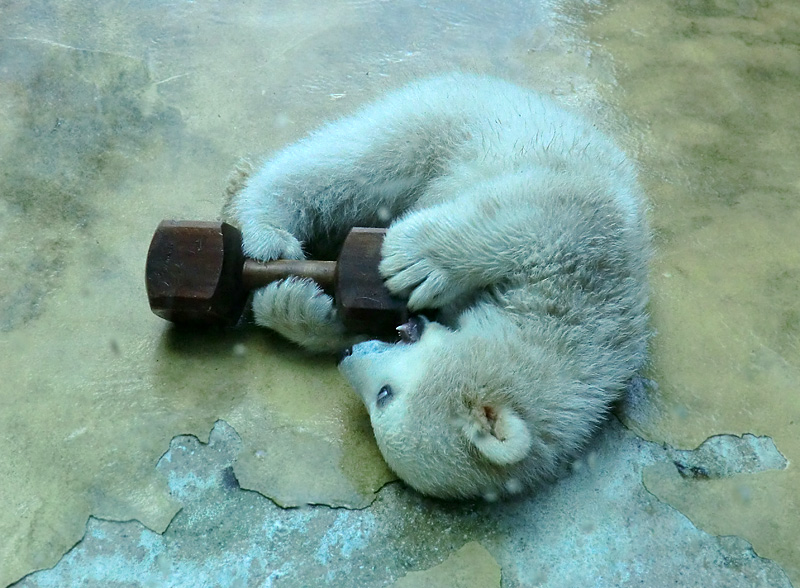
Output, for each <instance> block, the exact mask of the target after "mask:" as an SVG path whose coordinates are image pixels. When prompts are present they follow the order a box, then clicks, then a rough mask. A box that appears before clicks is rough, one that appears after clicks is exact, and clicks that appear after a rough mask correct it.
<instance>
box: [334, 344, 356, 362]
mask: <svg viewBox="0 0 800 588" xmlns="http://www.w3.org/2000/svg"><path fill="white" fill-rule="evenodd" d="M351 355H353V348H352V347H348V348H347V349H342V350H341V351H340V352H339V357H338V358H337V362H336V363H342V361H343V360H344V358H345V357H350V356H351Z"/></svg>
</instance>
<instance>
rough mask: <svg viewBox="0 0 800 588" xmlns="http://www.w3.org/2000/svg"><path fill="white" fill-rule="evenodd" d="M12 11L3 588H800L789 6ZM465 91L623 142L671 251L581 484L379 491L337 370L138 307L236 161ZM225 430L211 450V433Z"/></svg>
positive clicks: (1, 103) (4, 151) (4, 22)
mask: <svg viewBox="0 0 800 588" xmlns="http://www.w3.org/2000/svg"><path fill="white" fill-rule="evenodd" d="M0 14H2V18H0V113H1V114H0V251H2V253H1V254H0V255H2V263H0V373H2V374H3V383H2V385H1V386H0V407H2V410H0V452H1V453H2V456H3V459H1V460H0V503H2V504H3V505H4V509H2V512H0V537H2V539H0V586H5V585H7V584H9V583H12V582H15V581H16V580H18V579H19V578H21V577H23V576H26V575H27V574H31V573H32V572H35V570H44V569H47V568H52V569H51V570H49V571H41V572H37V573H33V574H32V575H28V576H26V578H25V580H23V581H22V584H29V585H48V582H50V584H49V585H57V586H70V585H76V584H77V583H78V582H80V581H84V580H85V581H86V582H87V583H88V582H90V581H92V580H91V578H100V579H97V580H94V581H95V582H96V583H95V584H94V585H98V586H99V585H103V586H113V585H131V584H133V585H148V582H149V583H150V584H149V585H159V586H160V585H169V584H168V582H170V581H171V582H172V583H173V584H172V585H180V582H181V581H182V580H181V578H192V577H194V576H192V575H193V574H194V575H195V576H196V577H198V578H202V579H203V580H204V581H206V582H207V583H208V585H224V584H221V583H222V582H223V580H224V581H230V582H231V583H230V585H232V586H233V585H246V582H248V581H249V582H252V583H254V584H255V585H271V584H272V585H282V584H283V585H302V584H296V582H300V581H306V580H307V581H308V582H309V584H308V585H314V583H317V584H324V583H325V582H327V581H328V574H333V576H332V577H333V578H334V580H333V581H334V582H335V581H336V580H335V578H337V577H342V578H344V577H345V576H346V577H347V578H348V579H349V578H350V577H351V575H352V577H353V578H354V579H357V580H358V581H363V582H365V583H366V585H388V584H389V583H391V582H395V581H399V582H400V583H401V585H402V583H403V582H406V583H408V582H421V581H423V580H417V579H416V578H421V577H422V576H417V575H416V574H417V573H418V572H424V571H425V570H430V572H429V574H430V575H429V576H425V578H426V579H425V580H424V581H425V582H429V583H430V582H433V581H435V580H433V579H430V578H437V577H441V575H442V573H443V572H442V569H444V570H447V569H448V568H447V565H456V566H459V565H461V563H459V562H462V563H463V562H464V555H463V552H461V553H459V550H460V549H461V548H462V547H464V546H466V545H472V546H473V547H470V548H469V549H473V548H474V549H476V550H477V551H475V552H472V554H473V556H474V559H475V561H476V562H478V563H481V562H482V563H483V564H485V566H482V567H481V569H480V570H477V569H476V570H473V571H470V573H469V574H467V575H469V576H472V578H473V580H474V583H477V584H478V585H481V586H483V585H486V584H485V583H483V584H482V583H481V582H485V581H492V582H493V581H494V580H483V579H482V578H484V576H481V575H480V574H481V573H484V572H485V573H486V574H487V576H485V577H486V578H488V577H490V576H491V575H492V574H493V573H494V572H493V570H494V568H493V567H492V564H491V560H494V561H496V563H497V565H499V566H500V569H501V574H502V580H501V585H502V586H516V585H520V586H521V585H525V586H527V585H537V583H538V585H542V586H562V585H563V586H567V585H584V584H587V583H589V584H596V583H597V582H601V585H609V586H612V585H625V583H626V582H627V583H629V584H631V585H633V584H634V583H635V582H636V581H637V580H641V579H644V578H646V579H648V580H649V584H648V585H653V586H660V585H667V582H668V581H670V580H671V581H673V582H674V583H677V584H678V585H681V586H683V585H686V586H692V585H698V586H701V585H710V583H711V580H710V578H717V579H719V581H723V580H724V584H723V585H726V586H728V585H730V586H737V585H742V586H744V585H748V586H773V585H775V586H784V585H788V583H787V582H788V580H787V576H788V578H789V579H792V580H793V581H794V583H795V585H800V501H799V499H798V495H797V492H796V488H798V487H800V478H798V476H799V475H800V474H798V470H797V468H796V466H795V465H794V464H796V463H797V460H798V459H800V434H798V431H800V429H799V427H800V394H798V391H799V388H798V386H799V385H798V382H800V359H798V358H800V353H798V347H799V346H800V321H799V320H798V317H800V298H798V296H797V291H798V289H800V274H799V273H798V271H797V268H798V267H800V258H798V255H799V254H800V234H798V232H797V230H796V227H797V226H798V221H800V217H799V216H798V215H800V206H798V204H797V203H798V190H800V186H799V185H798V183H797V177H798V173H797V172H798V168H797V162H796V153H797V152H798V139H797V137H800V129H798V124H800V123H798V119H797V116H796V112H797V96H798V95H800V87H798V85H800V82H798V80H800V71H798V67H800V56H799V55H798V53H799V52H800V50H798V43H797V39H798V38H799V37H798V35H800V7H798V6H797V5H796V3H794V2H791V1H790V0H781V1H771V2H767V1H764V0H708V1H705V2H670V3H662V2H657V1H656V0H608V2H592V3H585V2H575V1H573V0H563V1H556V0H545V1H542V2H536V3H530V2H521V1H520V2H514V1H512V2H503V3H499V2H497V3H493V2H477V1H475V2H472V1H469V2H457V3H455V2H452V1H451V0H436V1H434V2H427V3H424V4H419V3H408V2H402V1H401V2H392V3H386V2H378V1H370V0H367V1H365V2H346V1H342V2H326V3H323V4H320V3H318V2H312V1H311V0H308V1H300V2H293V3H290V4H284V3H269V2H267V3H266V4H265V3H264V2H263V1H256V0H252V1H251V0H245V1H244V2H238V3H236V4H235V6H234V5H223V4H209V3H199V2H173V3H166V4H165V3H147V2H127V1H126V2H121V1H116V0H114V1H111V2H100V1H94V0H90V1H85V0H80V1H78V0H64V1H62V2H58V3H51V2H44V1H42V0H27V1H25V2H15V3H4V4H1V5H0ZM450 69H464V70H468V71H476V72H485V73H489V74H493V75H499V76H502V77H507V78H509V79H511V80H513V81H517V82H519V83H521V84H524V85H528V86H531V87H535V88H537V89H539V90H541V91H543V92H546V93H548V94H552V95H553V96H554V97H555V98H556V99H558V100H560V101H562V102H564V103H566V104H568V105H570V106H572V107H575V108H577V109H580V110H582V111H584V112H586V113H587V114H588V115H589V116H591V117H593V118H594V119H596V120H597V121H598V124H599V125H601V126H603V127H605V128H608V129H609V130H610V132H611V133H612V134H613V135H614V136H616V137H618V139H619V140H620V141H621V142H623V143H624V144H625V146H626V147H627V149H628V150H629V151H630V152H631V153H632V154H634V155H636V156H637V157H638V159H639V160H640V162H641V169H642V180H643V183H644V185H645V188H646V192H647V194H648V197H649V198H650V200H651V202H652V207H653V210H652V215H651V218H652V220H653V225H654V227H655V229H656V232H657V247H658V252H659V255H658V258H657V259H656V261H655V264H654V268H653V280H654V283H653V291H654V299H653V304H652V314H653V325H654V328H655V329H656V331H657V336H656V338H655V341H654V345H653V354H652V356H653V360H652V364H653V365H652V369H651V370H650V373H649V374H648V377H650V378H652V379H653V380H655V381H656V382H657V383H658V386H657V387H656V386H653V387H651V388H649V389H648V388H645V387H639V389H638V395H633V396H631V398H629V401H628V402H627V403H626V406H625V409H624V410H623V412H622V413H621V414H620V417H621V419H622V422H623V423H624V425H625V427H627V428H623V427H621V426H620V425H619V424H618V423H617V422H612V424H611V426H610V427H609V428H608V429H607V430H605V431H604V432H603V434H602V436H601V437H600V438H599V439H598V440H597V442H596V443H595V446H594V448H593V449H594V451H593V452H590V453H589V454H587V458H586V459H585V460H584V461H583V462H581V463H582V464H583V467H580V465H579V466H578V469H577V470H576V471H575V472H574V473H573V474H572V475H571V476H569V477H567V478H566V479H565V480H562V481H561V482H559V483H558V484H555V485H553V486H552V487H549V488H547V489H546V490H545V491H544V492H542V493H541V494H539V495H536V496H533V497H529V498H527V499H525V500H523V501H519V502H514V503H509V504H502V505H483V504H480V505H474V504H473V505H469V504H468V505H453V504H444V503H439V502H435V501H428V500H426V499H423V498H420V497H419V496H417V495H415V494H413V493H411V492H409V491H408V490H406V489H405V488H404V487H403V486H402V485H401V484H397V483H389V485H388V486H385V484H387V482H390V481H391V480H392V479H393V476H392V475H391V473H390V472H389V471H388V470H387V468H386V466H385V464H383V462H382V460H381V459H380V456H379V454H378V452H377V449H376V447H375V445H374V442H373V440H372V437H371V433H370V431H369V423H368V420H367V418H366V415H365V413H364V411H363V409H362V408H361V406H360V405H359V403H358V401H357V399H356V398H355V397H354V396H355V395H353V394H352V393H351V391H350V390H349V389H348V388H347V386H346V384H345V383H344V382H343V381H342V380H341V378H340V377H339V376H338V374H337V373H336V371H335V368H334V366H333V365H332V362H331V361H328V360H325V359H321V358H314V357H304V356H301V355H300V354H299V353H298V352H297V351H296V350H294V349H292V348H291V347H289V346H287V345H285V344H283V343H282V342H280V341H278V340H277V339H276V338H274V337H271V336H270V335H268V334H265V333H263V332H260V331H258V330H256V329H253V328H249V327H245V328H242V329H239V330H233V331H226V332H219V333H213V334H209V333H206V334H200V333H187V332H178V331H174V330H171V329H169V328H165V326H164V324H163V323H162V322H161V321H160V320H159V319H157V318H156V317H154V316H152V315H151V314H150V312H149V310H148V308H147V303H146V299H145V298H144V291H143V290H144V289H143V285H142V271H143V265H144V255H145V253H146V248H147V243H148V242H149V238H150V236H151V234H152V231H153V229H154V228H155V226H156V225H157V223H158V222H159V221H160V220H161V219H162V218H175V217H183V218H198V219H212V218H215V217H216V216H217V214H218V213H219V208H220V205H221V199H222V198H221V195H222V192H223V190H224V186H225V178H226V177H227V175H228V174H229V173H230V171H231V170H232V169H233V167H234V165H235V163H236V161H237V160H238V159H239V158H240V157H242V156H260V155H261V154H264V153H269V152H270V151H272V150H274V149H277V148H279V147H281V146H282V145H284V144H286V143H288V142H290V141H292V140H295V139H297V138H298V137H300V136H302V135H303V134H304V133H305V132H306V131H308V130H309V129H311V128H314V127H315V126H317V125H318V124H320V123H321V122H323V121H325V120H328V119H330V118H332V117H336V116H340V115H342V114H346V113H348V112H351V111H352V110H353V109H354V108H356V107H357V106H359V105H360V104H362V103H363V102H365V101H368V100H370V99H371V98H373V97H375V96H377V95H379V94H380V93H382V92H383V91H384V90H385V89H388V88H393V87H397V86H399V85H401V84H402V83H403V82H405V81H407V80H408V79H411V78H415V77H418V76H420V75H426V74H428V73H431V72H438V71H443V70H450ZM219 419H222V420H223V421H224V422H226V423H229V430H228V429H224V427H225V425H222V424H220V425H218V428H217V429H215V433H214V437H212V438H211V441H212V444H211V445H210V446H205V445H202V444H200V442H199V441H198V440H200V441H205V440H206V439H207V435H208V433H209V431H211V429H212V426H214V423H215V422H217V421H218V420H219ZM218 429H219V430H218ZM226 430H227V432H225V431H226ZM233 430H235V434H234V433H233ZM634 433H636V434H638V435H640V436H641V437H642V438H644V439H648V440H649V441H652V443H651V442H649V441H642V440H641V439H640V438H638V437H636V435H635V434H634ZM185 434H192V435H194V436H195V437H194V439H195V440H194V441H193V440H192V439H193V438H192V437H178V438H176V439H175V440H174V441H173V442H172V444H171V445H170V440H171V439H173V438H174V437H175V436H176V435H185ZM709 438H711V439H710V440H709V441H708V442H706V443H704V441H706V440H707V439H709ZM665 444H666V446H665ZM170 446H171V449H170V452H169V453H168V454H167V455H170V456H171V457H172V458H174V460H175V461H173V462H171V464H170V463H168V462H165V461H164V460H163V459H162V460H161V461H160V462H159V457H160V456H162V454H163V453H164V451H165V449H166V448H167V447H170ZM192 447H193V449H192ZM697 447H700V448H699V449H698V450H696V451H690V450H692V449H693V448H697ZM190 450H193V451H194V452H195V453H194V455H190V454H189V452H190ZM687 451H688V453H687ZM181 460H183V466H182V469H181V468H175V467H172V466H173V465H174V464H175V463H177V462H180V461H181ZM157 462H158V463H159V467H158V469H156V468H155V467H154V465H155V464H156V463H157ZM676 462H677V464H676ZM223 463H225V464H227V465H224V466H223ZM170 468H172V469H170ZM231 468H232V469H231ZM165 473H166V474H167V475H166V477H165V476H164V475H163V474H165ZM264 496H269V497H270V498H271V500H268V499H266V498H264ZM656 497H657V498H658V500H657V499H656ZM307 503H315V504H327V505H333V506H338V507H350V508H354V507H355V508H360V509H361V510H348V509H345V508H336V509H332V508H330V507H328V506H315V507H307V506H304V505H306V504H307ZM667 503H668V504H669V505H672V506H668V505H667ZM279 504H280V505H285V506H292V505H297V506H299V508H294V509H283V508H280V507H279V506H277V505H279ZM673 506H674V507H675V508H677V509H679V511H680V513H683V514H685V515H686V516H687V517H689V518H688V519H687V518H686V517H684V516H682V515H681V514H679V513H678V512H677V511H676V510H674V509H673V508H672V507H673ZM176 513H177V515H176ZM87 520H88V524H87ZM120 521H128V522H120ZM84 535H85V539H83V540H82V537H84ZM473 542H477V543H478V544H479V545H480V546H482V549H484V550H485V551H486V553H483V552H480V550H479V549H478V547H477V546H474V544H473ZM748 542H749V544H752V546H753V549H754V550H755V552H754V551H753V549H751V548H750V546H749V544H748ZM76 543H77V544H76ZM67 552H68V553H67ZM65 553H67V555H66V556H64V554H65ZM467 553H468V554H469V553H471V552H470V551H469V550H468V551H467ZM478 553H483V555H481V556H479V555H477V554H478ZM756 554H757V555H756ZM62 556H64V557H63V559H62ZM450 558H454V559H450ZM762 558H771V559H773V560H774V562H772V561H769V560H767V559H762ZM466 559H468V560H471V559H473V557H467V558H466ZM448 561H449V562H450V564H447V563H446V562H448ZM443 562H445V563H444V565H445V567H444V568H439V567H436V566H438V565H440V564H442V563H443ZM452 562H456V563H455V564H453V563H452ZM680 562H682V565H683V567H681V566H679V565H678V564H679V563H680ZM291 565H294V566H295V568H294V569H290V566H291ZM53 566H55V567H53ZM306 566H309V567H308V569H307V570H305V567H306ZM359 566H364V567H363V568H360V567H359ZM778 566H781V567H782V568H783V569H784V570H785V572H786V576H785V575H783V572H782V571H781V569H780V568H779V567H778ZM297 569H300V570H301V572H297ZM444 573H445V574H447V572H444ZM113 574H118V575H119V577H120V578H127V579H123V580H119V581H117V580H113V578H114V577H115V576H114V575H113ZM181 574H184V575H181ZM226 574H227V575H226ZM303 574H305V575H303ZM337 574H339V576H337ZM404 576H405V577H406V578H408V580H403V579H401V578H403V577H404ZM492 577H493V576H492ZM598 578H599V580H598ZM451 579H453V580H454V581H455V577H452V578H451ZM114 582H117V583H116V584H114ZM186 582H188V583H190V584H191V585H196V584H192V583H191V582H190V580H187V581H186ZM293 582H295V584H292V583H293ZM371 582H372V584H371ZM602 582H606V584H602ZM659 582H663V584H659ZM704 582H705V583H704ZM348 583H349V582H348ZM89 585H91V584H89ZM184 585H186V584H184Z"/></svg>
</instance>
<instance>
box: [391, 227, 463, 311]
mask: <svg viewBox="0 0 800 588" xmlns="http://www.w3.org/2000/svg"><path fill="white" fill-rule="evenodd" d="M434 230H436V228H435V227H433V226H426V225H425V223H424V221H421V219H420V218H419V217H414V216H412V217H409V218H407V219H405V220H403V221H401V222H399V223H397V224H396V225H394V226H393V227H392V228H390V229H389V231H387V233H386V237H385V238H384V241H383V248H382V249H381V254H382V260H381V264H380V267H379V269H380V272H381V275H382V276H383V277H384V278H385V279H386V287H387V288H389V290H390V291H392V292H393V293H395V294H398V295H400V296H408V308H409V309H410V310H420V309H423V308H441V307H442V306H445V305H447V304H448V303H450V302H452V301H454V300H455V299H457V298H459V297H460V296H462V295H464V294H465V293H466V292H467V290H468V289H467V288H465V287H464V286H463V285H461V284H459V283H457V282H456V281H455V280H454V279H453V278H452V276H451V275H450V274H449V273H448V272H447V271H446V270H445V269H444V268H443V267H442V266H441V264H440V263H437V262H436V260H435V256H434V253H435V252H434V251H433V250H432V248H431V244H430V239H429V238H426V235H428V234H429V232H430V231H434Z"/></svg>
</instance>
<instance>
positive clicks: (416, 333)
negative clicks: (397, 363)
mask: <svg viewBox="0 0 800 588" xmlns="http://www.w3.org/2000/svg"><path fill="white" fill-rule="evenodd" d="M424 329H425V320H424V319H423V318H422V317H419V316H412V317H411V318H409V319H408V321H406V322H405V323H403V324H402V325H400V326H399V327H397V334H398V335H400V342H401V343H416V342H417V341H419V340H420V337H422V331H423V330H424Z"/></svg>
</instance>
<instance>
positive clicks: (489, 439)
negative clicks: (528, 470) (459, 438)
mask: <svg viewBox="0 0 800 588" xmlns="http://www.w3.org/2000/svg"><path fill="white" fill-rule="evenodd" d="M462 430H463V432H464V435H466V437H467V439H469V441H470V442H471V443H472V444H473V445H474V446H475V448H476V449H477V450H478V451H480V452H481V454H483V456H484V457H485V458H486V459H488V460H489V461H491V462H493V463H495V464H497V465H510V464H512V463H516V462H518V461H520V460H521V459H523V458H524V457H525V456H526V455H527V454H528V451H529V450H530V448H531V444H532V443H533V439H531V433H530V431H529V430H528V426H527V425H526V424H525V421H524V420H523V419H522V417H520V416H519V414H517V412H516V411H515V410H514V409H513V408H511V407H510V406H505V405H502V404H496V403H487V402H478V403H475V404H473V405H472V406H471V407H470V409H469V414H468V416H467V420H466V422H465V423H463V427H462Z"/></svg>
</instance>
